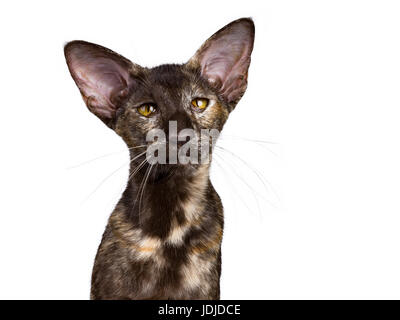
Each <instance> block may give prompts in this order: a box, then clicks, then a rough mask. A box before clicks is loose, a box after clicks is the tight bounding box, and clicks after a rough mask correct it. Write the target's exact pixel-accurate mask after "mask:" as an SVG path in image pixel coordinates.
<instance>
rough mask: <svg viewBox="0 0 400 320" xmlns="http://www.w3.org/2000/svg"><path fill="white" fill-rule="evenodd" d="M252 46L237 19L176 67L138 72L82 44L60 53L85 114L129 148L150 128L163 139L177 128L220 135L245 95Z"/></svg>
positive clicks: (142, 141)
mask: <svg viewBox="0 0 400 320" xmlns="http://www.w3.org/2000/svg"><path fill="white" fill-rule="evenodd" d="M253 41H254V24H253V22H252V20H251V19H248V18H243V19H239V20H235V21H233V22H231V23H230V24H228V25H226V26H225V27H224V28H222V29H221V30H219V31H218V32H216V33H215V34H214V35H213V36H211V37H210V38H209V39H208V40H207V41H206V42H205V43H204V44H203V45H202V46H201V47H200V49H199V50H198V51H197V52H196V53H195V55H194V56H193V57H192V58H191V59H190V60H189V61H188V62H187V63H185V64H182V65H176V64H166V65H161V66H158V67H154V68H146V67H141V66H139V65H137V64H135V63H132V62H131V61H129V60H128V59H126V58H124V57H122V56H121V55H119V54H117V53H115V52H113V51H111V50H109V49H107V48H104V47H102V46H99V45H96V44H92V43H88V42H84V41H72V42H69V43H67V44H66V46H65V48H64V52H65V57H66V61H67V64H68V68H69V70H70V73H71V75H72V78H73V79H74V81H75V83H76V85H77V86H78V88H79V90H80V92H81V95H82V97H83V99H84V101H85V103H86V105H87V107H88V108H89V110H90V111H91V112H92V113H94V114H95V115H96V116H97V117H98V118H100V119H101V120H102V121H103V122H104V123H105V124H106V125H107V126H108V127H110V128H111V129H113V130H114V131H115V132H116V133H117V134H119V135H120V136H121V137H122V138H123V140H124V141H125V142H126V143H127V145H128V147H130V148H132V149H133V148H134V147H135V146H142V145H146V144H148V141H146V137H147V135H148V133H149V132H150V131H151V130H154V129H158V130H162V131H163V132H165V134H166V136H167V137H168V136H169V135H171V134H176V132H177V133H179V132H181V130H183V129H191V130H193V131H194V132H196V133H200V131H201V130H202V129H209V130H210V129H216V130H218V131H221V130H222V127H223V125H224V123H225V122H226V120H227V118H228V115H229V113H230V112H231V111H232V110H233V109H234V107H235V106H236V104H237V103H238V101H239V100H240V98H241V97H242V95H243V94H244V92H245V90H246V87H247V74H248V68H249V65H250V55H251V52H252V49H253ZM171 123H175V126H176V132H174V133H172V132H171ZM167 139H168V138H167ZM167 143H168V141H167Z"/></svg>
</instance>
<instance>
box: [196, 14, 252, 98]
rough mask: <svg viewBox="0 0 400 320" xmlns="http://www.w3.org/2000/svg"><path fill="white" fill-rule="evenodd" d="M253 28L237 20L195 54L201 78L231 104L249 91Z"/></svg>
mask: <svg viewBox="0 0 400 320" xmlns="http://www.w3.org/2000/svg"><path fill="white" fill-rule="evenodd" d="M253 41H254V25H253V23H252V21H251V20H249V19H242V20H238V21H235V22H233V23H231V24H229V25H228V26H226V27H225V28H223V29H222V30H220V31H218V32H217V33H216V34H215V35H214V36H212V37H211V38H210V39H209V40H208V41H207V42H206V43H205V44H204V46H203V47H202V48H201V49H200V50H199V52H198V53H197V54H196V56H197V58H198V61H199V63H200V66H201V73H202V75H203V76H204V77H205V78H206V79H207V80H208V81H209V82H210V83H212V84H213V85H214V86H215V87H216V88H217V89H218V90H219V92H220V94H221V95H222V96H224V97H225V98H226V100H227V101H228V102H232V101H235V100H237V99H238V98H240V96H241V95H242V94H243V92H244V90H245V89H246V85H247V71H248V68H249V65H250V55H251V52H252V49H253Z"/></svg>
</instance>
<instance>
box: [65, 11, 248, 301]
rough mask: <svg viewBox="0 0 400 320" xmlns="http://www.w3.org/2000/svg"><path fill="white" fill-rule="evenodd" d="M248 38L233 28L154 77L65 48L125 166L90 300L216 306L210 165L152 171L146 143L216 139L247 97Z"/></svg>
mask: <svg viewBox="0 0 400 320" xmlns="http://www.w3.org/2000/svg"><path fill="white" fill-rule="evenodd" d="M254 35H255V27H254V23H253V21H252V19H250V18H242V19H238V20H235V21H233V22H231V23H229V24H228V25H226V26H225V27H223V28H222V29H220V30H219V31H217V32H216V33H215V34H214V35H212V36H211V37H210V38H209V39H208V40H207V41H206V42H205V43H204V44H203V45H202V46H201V47H200V49H198V50H197V52H196V53H195V55H194V56H193V57H192V58H191V59H190V60H189V61H188V62H187V63H185V64H180V65H178V64H165V65H161V66H157V67H154V68H145V67H141V66H139V65H137V64H134V63H132V62H131V61H129V60H128V59H126V58H124V57H122V56H121V55H119V54H117V53H115V52H113V51H111V50H109V49H107V48H104V47H102V46H99V45H96V44H92V43H89V42H85V41H71V42H69V43H67V44H66V45H65V47H64V53H65V58H66V62H67V65H68V68H69V71H70V73H71V76H72V78H73V80H74V81H75V83H76V85H77V86H78V88H79V90H80V93H81V95H82V97H83V100H84V102H85V103H86V106H87V107H88V109H89V110H90V111H91V112H92V113H94V114H95V115H96V116H97V117H98V118H99V119H100V120H102V121H103V122H104V123H105V124H106V125H107V126H108V127H109V128H111V129H112V130H114V131H115V132H116V133H117V134H118V135H119V136H120V137H121V138H122V139H123V140H124V142H125V143H126V145H127V146H128V148H129V153H130V158H131V162H130V175H129V180H128V183H127V187H126V189H125V191H124V192H123V194H122V197H121V199H120V200H119V202H118V203H117V205H116V207H115V209H114V211H113V212H112V214H111V216H110V218H109V222H108V225H107V227H106V230H105V232H104V234H103V238H102V241H101V244H100V246H99V249H98V252H97V255H96V258H95V263H94V267H93V273H92V281H91V292H90V298H91V299H129V300H135V299H163V300H168V299H220V275H221V242H222V235H223V224H224V219H223V207H222V203H221V200H220V198H219V196H218V194H217V193H216V191H215V190H214V188H213V185H212V184H211V181H210V178H209V169H210V162H206V161H205V162H204V163H188V164H182V163H172V162H167V163H165V164H154V165H153V164H150V163H149V161H148V159H147V157H146V155H145V153H146V150H147V148H148V146H149V145H150V144H149V142H148V141H147V140H146V135H147V134H148V133H149V131H151V130H153V129H159V130H163V131H164V132H166V134H167V135H168V133H170V132H169V131H170V126H169V124H170V123H171V122H175V123H176V126H177V130H178V131H181V130H183V129H191V130H193V131H195V132H196V133H198V132H199V131H200V130H201V129H216V130H218V131H221V130H222V128H223V126H224V124H225V122H226V120H227V118H228V116H229V113H230V112H231V111H232V110H233V109H234V108H235V106H236V104H237V103H238V101H239V100H240V99H241V97H242V96H243V94H244V92H245V90H246V87H247V78H248V69H249V65H250V59H251V53H252V50H253V43H254ZM163 144H164V145H169V144H171V143H170V142H169V141H164V142H163ZM169 147H171V148H172V145H171V146H169ZM179 147H182V143H181V142H178V148H179ZM209 152H210V158H212V147H211V148H210V150H209ZM167 158H168V159H169V160H170V155H167Z"/></svg>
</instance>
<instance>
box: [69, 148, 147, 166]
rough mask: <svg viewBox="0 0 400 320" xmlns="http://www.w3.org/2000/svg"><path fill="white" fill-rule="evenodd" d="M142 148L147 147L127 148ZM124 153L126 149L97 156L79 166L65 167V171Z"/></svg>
mask: <svg viewBox="0 0 400 320" xmlns="http://www.w3.org/2000/svg"><path fill="white" fill-rule="evenodd" d="M144 147H147V145H141V146H136V147H131V148H128V149H136V148H144ZM125 151H126V149H124V150H121V151H115V152H111V153H107V154H103V155H101V156H98V157H96V158H93V159H89V160H86V161H84V162H81V163H79V164H76V165H73V166H70V167H67V168H66V169H67V170H71V169H75V168H79V167H81V166H84V165H86V164H89V163H92V162H94V161H96V160H100V159H103V158H107V157H110V156H112V155H116V154H121V153H123V152H125Z"/></svg>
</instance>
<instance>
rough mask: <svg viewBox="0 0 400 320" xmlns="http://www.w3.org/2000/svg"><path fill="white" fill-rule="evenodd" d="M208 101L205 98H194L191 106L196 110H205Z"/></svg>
mask: <svg viewBox="0 0 400 320" xmlns="http://www.w3.org/2000/svg"><path fill="white" fill-rule="evenodd" d="M208 102H209V100H208V99H206V98H196V99H193V100H192V105H193V106H194V107H195V108H198V109H205V108H207V106H208Z"/></svg>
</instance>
